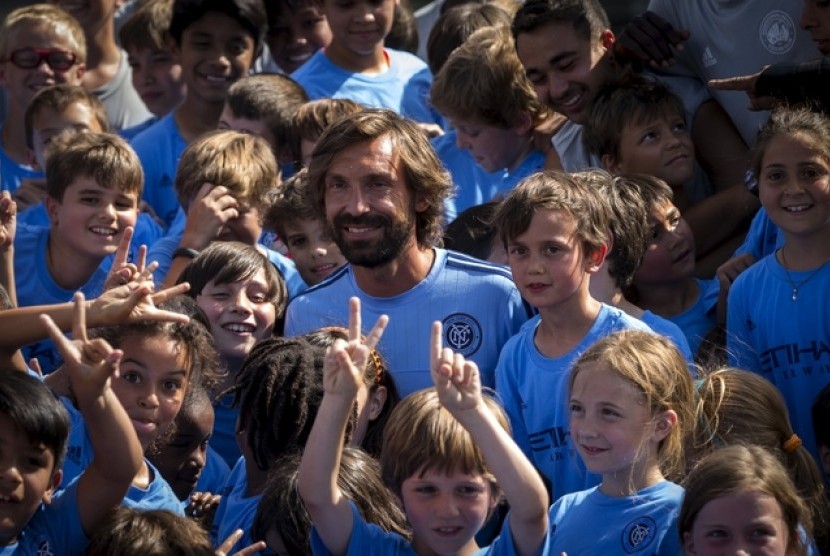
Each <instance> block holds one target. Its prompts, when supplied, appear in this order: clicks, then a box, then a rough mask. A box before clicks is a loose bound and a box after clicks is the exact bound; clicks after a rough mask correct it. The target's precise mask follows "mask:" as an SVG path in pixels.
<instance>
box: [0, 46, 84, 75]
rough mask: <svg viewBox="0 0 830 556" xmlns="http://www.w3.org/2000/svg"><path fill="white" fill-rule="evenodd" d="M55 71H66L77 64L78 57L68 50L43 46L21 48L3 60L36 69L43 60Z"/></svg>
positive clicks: (24, 67) (25, 67)
mask: <svg viewBox="0 0 830 556" xmlns="http://www.w3.org/2000/svg"><path fill="white" fill-rule="evenodd" d="M44 60H46V64H47V65H48V66H49V67H50V68H52V70H53V71H66V70H68V69H69V68H71V67H72V66H74V65H75V62H77V61H78V57H77V56H75V54H74V53H73V52H68V51H66V50H50V49H43V48H21V49H20V50H15V51H14V52H12V53H11V54H9V55H8V57H6V58H5V59H4V60H3V61H4V62H11V63H12V64H14V65H15V66H17V67H19V68H20V69H34V68H36V67H38V66H40V64H42V63H43V61H44Z"/></svg>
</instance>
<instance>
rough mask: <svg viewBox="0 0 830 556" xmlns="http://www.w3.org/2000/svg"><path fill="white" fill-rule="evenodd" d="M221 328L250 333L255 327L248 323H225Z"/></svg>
mask: <svg viewBox="0 0 830 556" xmlns="http://www.w3.org/2000/svg"><path fill="white" fill-rule="evenodd" d="M222 328H224V329H225V330H229V331H231V332H238V333H240V334H250V333H252V332H253V331H254V329H255V327H254V326H251V325H250V324H226V325H224V326H223V327H222Z"/></svg>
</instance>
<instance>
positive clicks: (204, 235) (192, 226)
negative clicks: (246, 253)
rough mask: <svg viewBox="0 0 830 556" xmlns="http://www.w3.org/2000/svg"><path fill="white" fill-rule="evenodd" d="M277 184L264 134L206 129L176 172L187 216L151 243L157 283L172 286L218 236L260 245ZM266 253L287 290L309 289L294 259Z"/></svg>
mask: <svg viewBox="0 0 830 556" xmlns="http://www.w3.org/2000/svg"><path fill="white" fill-rule="evenodd" d="M278 183H279V172H278V170H277V162H276V160H275V159H274V154H273V152H271V146H270V145H269V144H268V143H267V142H266V141H265V139H262V138H260V137H256V136H254V135H250V134H247V133H240V132H238V131H232V130H215V131H212V132H210V133H206V134H204V135H203V136H202V137H200V138H199V139H198V140H196V141H195V142H194V143H193V144H191V145H190V146H188V147H187V149H185V151H184V153H183V154H182V159H181V161H180V162H179V168H178V171H177V172H176V193H177V194H178V197H179V202H180V203H181V206H182V207H183V208H184V210H185V212H186V214H187V218H186V221H185V223H184V226H183V228H182V230H181V231H171V232H170V233H168V234H167V235H166V236H165V237H163V238H162V239H160V240H159V241H157V242H156V243H155V245H153V247H152V248H151V249H150V252H149V254H148V260H151V261H157V262H158V263H159V267H158V269H157V270H156V273H155V276H156V281H157V282H158V283H161V282H164V283H165V284H167V285H171V286H172V285H173V284H175V283H176V281H177V280H178V278H179V275H180V274H181V273H182V270H184V268H185V267H186V266H187V265H188V264H189V263H190V261H191V260H192V259H193V258H194V257H195V256H196V255H198V254H199V252H200V251H201V250H202V249H204V248H205V247H207V246H208V245H209V244H211V243H212V242H214V241H239V242H242V243H245V244H247V245H252V246H254V245H257V242H258V241H259V239H260V236H261V235H262V216H263V214H264V213H265V208H266V202H267V196H268V192H269V191H271V190H273V189H275V188H276V187H277V185H278ZM260 247H261V248H262V249H264V250H266V251H267V255H268V258H269V259H270V261H271V262H272V263H273V264H274V266H276V267H277V269H278V270H279V271H280V273H281V274H282V277H283V279H284V280H285V282H286V286H287V287H288V291H289V295H296V294H297V293H298V292H299V291H301V290H304V289H305V284H304V283H303V280H302V278H301V277H300V275H299V273H298V272H297V269H296V268H295V267H294V263H293V262H292V261H291V260H290V259H287V258H286V257H284V256H282V255H280V254H279V253H277V252H276V251H271V250H270V249H266V248H265V247H262V246H260Z"/></svg>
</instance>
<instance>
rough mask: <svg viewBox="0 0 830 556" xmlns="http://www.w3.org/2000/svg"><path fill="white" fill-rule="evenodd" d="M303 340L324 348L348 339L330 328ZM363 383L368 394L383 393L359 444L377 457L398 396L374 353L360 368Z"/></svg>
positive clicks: (383, 363) (381, 359)
mask: <svg viewBox="0 0 830 556" xmlns="http://www.w3.org/2000/svg"><path fill="white" fill-rule="evenodd" d="M305 337H306V339H307V340H308V341H309V342H311V343H312V344H314V345H317V346H321V347H323V348H327V347H329V346H331V345H333V344H334V342H335V340H344V341H348V339H349V336H348V331H347V330H346V329H345V328H333V327H329V328H320V329H317V330H315V331H313V332H310V333H308V334H306V336H305ZM363 383H364V384H365V385H366V387H367V388H368V389H369V392H370V393H371V392H372V391H373V390H374V389H375V388H378V387H383V388H385V389H386V402H385V403H384V404H383V409H381V411H380V413H379V414H378V416H377V417H376V418H375V419H373V420H371V421H369V424H368V426H367V428H366V436H365V437H364V438H363V441H362V442H361V443H360V444H361V446H362V447H363V449H364V450H366V451H367V452H369V453H370V454H372V455H373V456H375V457H378V456H379V455H380V452H381V448H382V447H383V430H384V428H385V427H386V423H387V422H388V421H389V416H390V415H391V414H392V410H393V409H395V406H396V405H397V404H398V402H400V400H401V395H400V394H399V393H398V387H397V385H396V384H395V378H394V377H393V376H392V373H391V372H390V369H389V364H388V363H387V361H386V359H385V358H384V357H383V355H381V354H380V352H379V351H378V350H377V349H373V350H372V351H371V352H370V354H369V360H368V361H367V362H366V366H365V367H364V368H363ZM355 405H356V404H355Z"/></svg>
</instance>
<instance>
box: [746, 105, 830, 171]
mask: <svg viewBox="0 0 830 556" xmlns="http://www.w3.org/2000/svg"><path fill="white" fill-rule="evenodd" d="M794 135H802V136H806V137H809V142H810V148H812V149H814V150H815V151H816V152H817V153H819V154H820V155H821V157H822V158H823V159H824V160H825V162H828V163H830V118H828V116H827V115H825V114H823V113H821V112H817V111H813V110H810V109H809V108H803V107H802V108H789V107H782V108H777V109H775V110H773V111H772V114H771V115H770V117H769V120H767V122H766V123H765V124H764V125H763V126H762V127H761V130H760V131H759V132H758V137H757V139H756V140H755V147H754V148H753V150H752V157H751V159H750V164H749V167H750V168H751V169H752V170H753V171H754V172H755V175H756V176H758V177H760V176H761V175H762V169H761V165H762V164H763V162H764V154H765V153H766V152H767V148H768V147H769V144H770V143H771V142H772V140H773V139H776V138H778V137H781V136H794Z"/></svg>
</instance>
